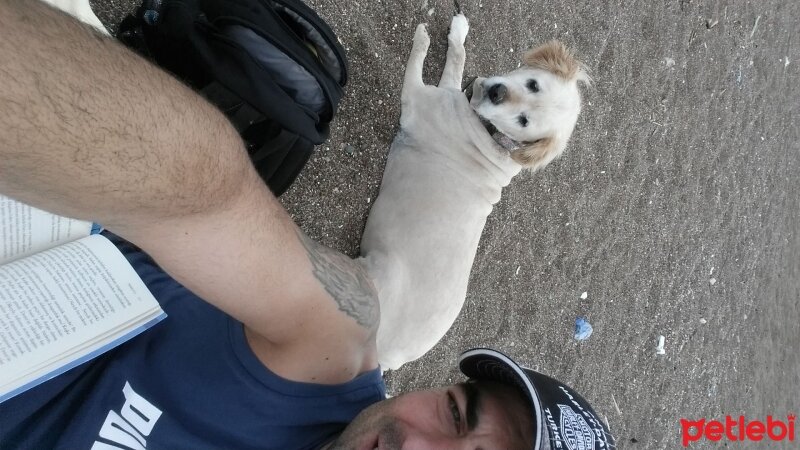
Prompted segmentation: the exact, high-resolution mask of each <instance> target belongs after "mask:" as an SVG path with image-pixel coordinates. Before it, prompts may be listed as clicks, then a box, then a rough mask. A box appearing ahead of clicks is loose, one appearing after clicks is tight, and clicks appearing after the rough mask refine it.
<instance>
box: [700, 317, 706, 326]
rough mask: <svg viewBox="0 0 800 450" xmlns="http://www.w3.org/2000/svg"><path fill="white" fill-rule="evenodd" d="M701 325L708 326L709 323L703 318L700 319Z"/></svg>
mask: <svg viewBox="0 0 800 450" xmlns="http://www.w3.org/2000/svg"><path fill="white" fill-rule="evenodd" d="M700 323H701V324H703V325H705V324H707V323H708V321H707V320H706V319H704V318H703V317H701V318H700Z"/></svg>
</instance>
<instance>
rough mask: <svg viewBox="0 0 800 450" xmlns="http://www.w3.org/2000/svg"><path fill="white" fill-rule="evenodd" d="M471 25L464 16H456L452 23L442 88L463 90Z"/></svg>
mask: <svg viewBox="0 0 800 450" xmlns="http://www.w3.org/2000/svg"><path fill="white" fill-rule="evenodd" d="M468 32H469V23H468V22H467V18H466V17H465V16H464V15H463V14H456V15H455V16H453V20H452V22H450V33H449V34H448V35H447V41H448V45H447V61H446V62H445V64H444V71H442V78H441V80H439V87H440V88H454V89H461V78H462V77H463V75H464V62H465V61H466V59H467V52H466V50H464V42H465V41H466V40H467V33H468Z"/></svg>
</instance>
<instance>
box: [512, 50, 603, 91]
mask: <svg viewBox="0 0 800 450" xmlns="http://www.w3.org/2000/svg"><path fill="white" fill-rule="evenodd" d="M522 62H524V63H525V65H527V66H529V67H534V68H537V69H542V70H546V71H548V72H550V73H552V74H554V75H556V76H558V77H559V78H562V79H564V80H565V81H573V80H574V81H583V82H586V83H590V81H591V79H590V76H589V74H588V71H587V70H586V68H585V67H584V66H583V64H582V63H581V62H580V61H578V60H577V59H576V58H575V56H573V54H572V51H570V49H568V48H567V46H565V45H564V44H562V43H561V42H560V41H550V42H548V43H546V44H544V45H540V46H539V47H536V48H534V49H531V50H528V51H527V52H525V55H524V56H523V57H522Z"/></svg>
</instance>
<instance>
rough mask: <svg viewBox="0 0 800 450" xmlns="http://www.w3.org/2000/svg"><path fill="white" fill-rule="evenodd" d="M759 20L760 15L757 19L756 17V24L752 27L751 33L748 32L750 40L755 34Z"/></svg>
mask: <svg viewBox="0 0 800 450" xmlns="http://www.w3.org/2000/svg"><path fill="white" fill-rule="evenodd" d="M759 20H761V15H760V14H759V16H758V17H756V23H755V25H753V31H751V32H750V39H753V36H754V35H755V34H756V29H757V28H758V21H759Z"/></svg>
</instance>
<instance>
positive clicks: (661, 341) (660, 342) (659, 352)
mask: <svg viewBox="0 0 800 450" xmlns="http://www.w3.org/2000/svg"><path fill="white" fill-rule="evenodd" d="M664 341H666V339H665V338H664V336H659V337H658V346H657V347H656V355H663V354H665V353H667V352H666V351H665V350H664Z"/></svg>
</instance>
